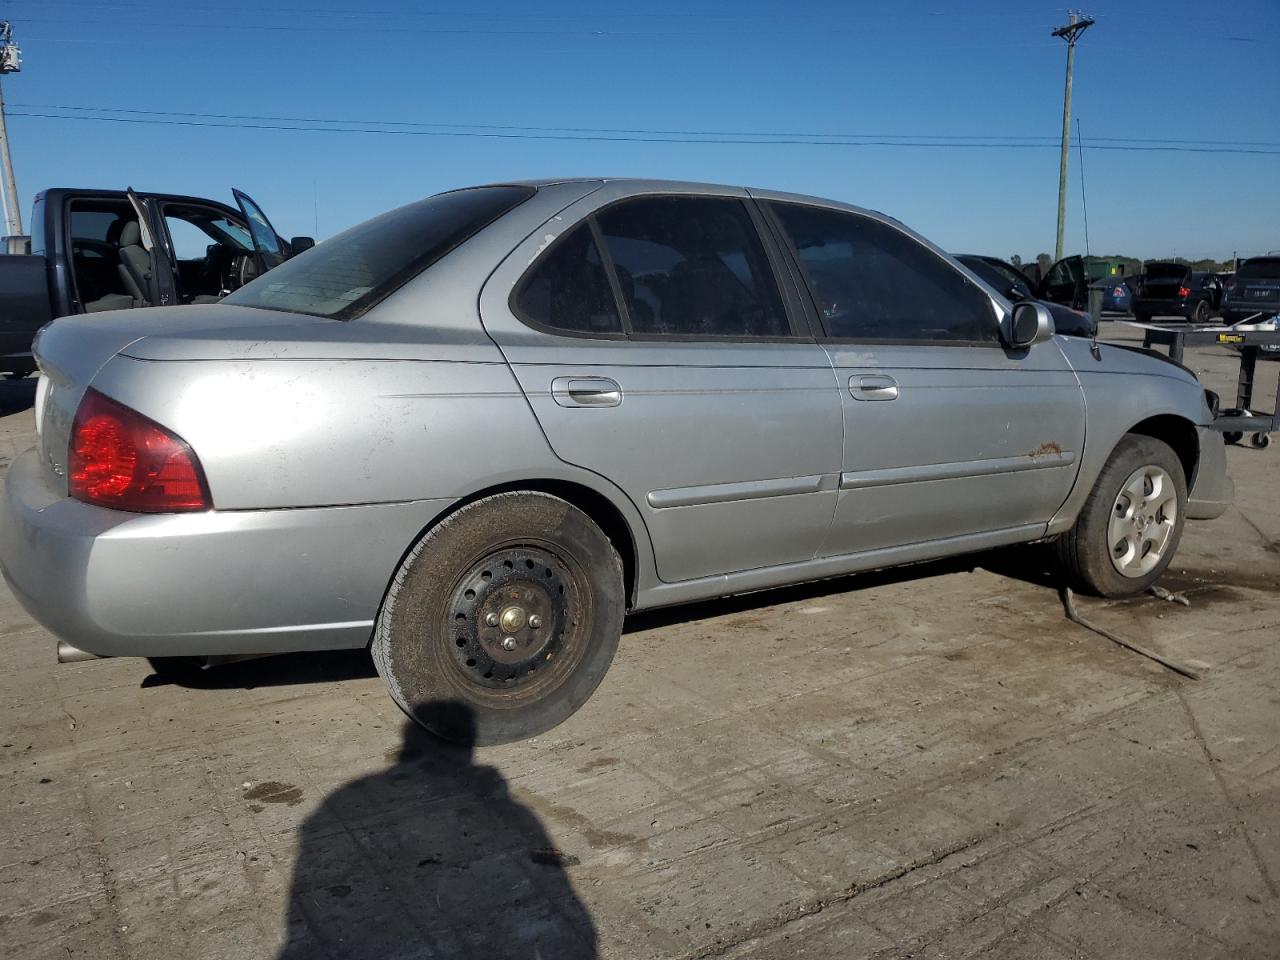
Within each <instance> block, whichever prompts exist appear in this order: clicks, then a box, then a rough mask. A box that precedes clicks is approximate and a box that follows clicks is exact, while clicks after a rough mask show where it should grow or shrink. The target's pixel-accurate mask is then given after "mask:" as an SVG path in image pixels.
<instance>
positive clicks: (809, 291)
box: [759, 198, 1002, 348]
mask: <svg viewBox="0 0 1280 960" xmlns="http://www.w3.org/2000/svg"><path fill="white" fill-rule="evenodd" d="M759 203H760V207H761V210H762V213H763V214H764V215H765V216H766V217H768V219H769V222H770V224H771V225H772V226H773V229H774V231H775V233H776V234H777V236H778V243H779V244H780V245H781V246H782V248H783V249H785V250H786V252H787V256H788V257H790V258H791V261H792V263H793V264H794V265H795V268H796V270H797V271H798V273H799V276H800V277H801V279H802V280H803V287H804V294H805V297H806V302H807V303H808V305H809V307H810V309H811V310H812V313H811V314H810V322H811V323H816V324H817V330H816V331H815V336H816V337H817V340H818V342H819V343H824V344H826V343H833V344H846V343H847V344H868V345H876V344H879V345H881V346H921V347H969V348H983V347H988V348H990V347H1002V342H1001V340H1000V320H999V317H997V316H996V314H995V307H996V303H995V302H994V301H993V300H992V299H991V296H990V295H989V294H988V293H987V292H986V291H985V290H983V289H982V288H981V287H978V286H976V285H975V286H974V290H975V291H976V292H977V293H978V294H979V295H980V296H981V297H982V298H983V300H985V301H986V303H987V305H988V307H989V308H990V309H991V330H992V331H993V332H994V333H995V336H994V337H992V338H991V339H989V340H974V339H963V340H926V339H922V338H917V337H835V336H832V335H831V334H830V332H829V330H828V328H827V324H826V322H825V321H824V320H823V318H822V311H821V310H819V309H818V303H817V300H816V299H815V297H814V292H813V280H812V278H811V277H810V276H809V270H808V268H807V267H806V266H805V264H804V261H803V260H802V259H801V258H800V251H799V250H797V249H796V246H795V243H794V242H793V241H792V239H791V234H790V233H789V232H788V231H787V229H786V226H785V225H784V224H783V223H782V220H781V218H780V217H779V216H778V214H777V212H776V211H775V210H774V207H775V206H792V207H810V208H812V209H815V210H824V211H827V212H828V213H837V214H844V215H845V216H849V217H857V218H860V219H862V220H868V221H870V222H872V223H876V224H879V225H880V226H883V227H887V228H889V229H890V230H895V231H897V232H898V233H899V234H901V235H902V236H903V237H904V238H905V239H906V240H907V241H908V242H910V243H913V244H915V245H916V246H917V247H919V248H920V249H921V250H923V251H924V252H925V253H927V254H929V255H930V256H932V257H933V258H934V259H935V260H937V261H938V262H939V263H941V264H942V265H943V266H945V267H947V268H949V269H950V270H952V271H953V272H954V273H958V274H960V276H961V277H963V278H964V279H965V280H966V281H968V282H969V283H971V284H972V283H973V281H972V279H971V278H970V277H969V276H968V275H967V274H966V273H965V272H964V270H962V269H959V268H957V267H956V265H955V264H953V263H951V262H950V261H948V260H947V259H946V258H945V257H940V256H938V254H936V253H935V252H934V251H932V250H930V249H929V248H928V247H927V246H925V245H924V244H922V243H921V242H920V241H919V240H917V239H916V238H915V237H913V236H911V234H909V233H908V232H907V231H906V230H904V229H903V228H902V227H901V226H899V225H898V224H896V223H893V222H891V221H889V220H888V219H880V218H878V217H875V216H872V215H869V214H867V213H860V212H858V211H854V210H845V209H843V208H841V207H832V206H829V205H827V204H823V203H804V202H802V201H798V200H772V199H768V198H761V199H760V201H759Z"/></svg>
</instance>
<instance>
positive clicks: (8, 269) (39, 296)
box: [0, 187, 315, 376]
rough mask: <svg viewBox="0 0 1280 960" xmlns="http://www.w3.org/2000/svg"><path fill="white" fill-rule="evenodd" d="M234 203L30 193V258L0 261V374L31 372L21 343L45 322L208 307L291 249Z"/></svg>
mask: <svg viewBox="0 0 1280 960" xmlns="http://www.w3.org/2000/svg"><path fill="white" fill-rule="evenodd" d="M233 193H234V195H235V200H236V207H234V208H233V207H229V206H227V205H226V204H222V203H218V202H217V201H215V200H205V199H200V198H196V197H179V196H171V195H168V194H152V193H135V192H134V191H133V190H132V189H130V190H72V189H67V188H62V187H59V188H55V189H52V190H45V191H43V192H41V193H38V194H36V199H35V204H34V207H33V209H32V213H31V231H32V232H31V240H30V253H29V254H27V255H25V256H14V255H2V256H0V373H9V374H11V375H14V376H26V375H27V374H28V373H30V372H31V371H32V370H33V369H34V366H35V364H34V361H33V360H32V357H31V338H32V337H33V336H34V335H35V332H36V331H37V330H39V329H40V327H42V326H43V325H44V324H45V323H47V322H48V321H49V320H51V319H53V318H54V317H64V316H70V315H72V314H77V313H100V312H102V311H105V310H120V309H125V308H129V307H156V306H172V305H175V304H192V303H216V302H217V301H218V300H220V299H221V298H222V297H224V296H226V294H228V293H230V292H231V291H232V290H235V289H237V288H239V287H240V286H242V285H243V284H244V283H246V282H248V281H249V280H251V279H253V277H255V276H257V275H258V274H260V273H264V272H265V271H267V270H270V269H271V268H272V267H274V266H278V265H279V264H280V263H282V262H284V260H286V259H287V258H288V257H290V256H292V255H293V254H294V253H300V252H301V251H302V250H305V249H307V248H308V247H310V246H314V245H315V241H314V240H312V239H311V238H310V237H294V238H293V240H291V241H285V240H284V239H282V238H281V237H280V236H279V235H277V234H276V232H275V230H274V229H273V228H272V226H271V224H270V222H269V221H268V220H267V218H266V215H265V214H263V212H262V210H261V209H260V208H259V207H258V205H257V204H256V203H254V202H253V201H252V200H251V199H250V198H249V197H248V196H246V195H245V194H244V193H242V192H241V191H239V190H235V191H233Z"/></svg>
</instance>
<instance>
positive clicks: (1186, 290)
mask: <svg viewBox="0 0 1280 960" xmlns="http://www.w3.org/2000/svg"><path fill="white" fill-rule="evenodd" d="M1189 296H1191V288H1190V287H1179V288H1178V298H1179V299H1182V300H1185V299H1186V298H1187V297H1189Z"/></svg>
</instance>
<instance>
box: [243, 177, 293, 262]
mask: <svg viewBox="0 0 1280 960" xmlns="http://www.w3.org/2000/svg"><path fill="white" fill-rule="evenodd" d="M231 194H232V196H234V197H235V198H236V204H237V205H238V206H239V207H240V212H241V213H243V214H244V219H245V223H247V224H248V225H249V235H250V236H251V237H253V249H254V262H255V266H256V267H257V271H258V273H259V274H263V273H266V272H267V271H268V270H271V269H272V268H274V267H278V266H280V264H282V263H284V262H285V260H286V259H288V253H287V252H286V251H285V248H284V245H283V244H282V243H281V241H280V235H279V234H278V233H276V230H275V227H273V226H271V221H270V220H268V219H267V215H266V214H265V213H263V212H262V208H261V207H260V206H258V205H257V204H256V203H254V202H253V199H252V198H251V197H250V196H249V195H248V194H247V193H245V192H244V191H242V190H234V189H233V190H232V191H231Z"/></svg>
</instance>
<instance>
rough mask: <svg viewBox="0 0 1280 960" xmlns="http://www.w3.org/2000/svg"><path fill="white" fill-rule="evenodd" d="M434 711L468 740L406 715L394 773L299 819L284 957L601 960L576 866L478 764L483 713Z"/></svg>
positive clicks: (449, 705)
mask: <svg viewBox="0 0 1280 960" xmlns="http://www.w3.org/2000/svg"><path fill="white" fill-rule="evenodd" d="M426 710H427V713H428V715H429V716H431V717H432V719H433V721H434V722H439V723H442V724H443V725H445V726H446V727H447V728H449V729H453V730H456V731H459V734H458V736H459V739H460V741H461V742H459V743H457V744H446V743H444V742H443V741H441V740H438V739H436V738H435V737H434V736H432V735H431V734H429V733H427V732H426V731H425V730H423V729H422V728H421V727H419V726H418V725H417V724H415V723H413V722H412V721H409V722H406V724H405V727H404V742H403V745H402V746H401V748H400V750H399V752H398V754H396V755H395V756H394V763H393V764H392V766H391V767H390V768H389V769H386V770H383V771H381V772H379V773H374V774H371V775H369V776H365V777H361V778H359V779H357V780H354V781H352V782H351V783H348V784H346V785H345V786H343V787H341V788H339V789H338V790H336V791H335V792H334V793H332V794H330V795H329V796H328V797H326V798H325V800H324V803H323V804H322V805H321V806H320V807H319V808H318V809H317V810H315V811H314V812H313V813H312V814H311V815H310V816H308V817H307V819H306V820H305V821H304V822H303V824H302V826H301V827H300V830H299V843H298V857H297V860H296V862H295V863H294V867H293V878H292V883H291V887H290V890H289V901H288V918H287V922H288V928H287V931H286V937H287V938H286V942H285V945H284V947H283V948H282V949H281V952H280V954H279V956H278V960H312V958H315V957H330V956H332V957H340V958H344V960H347V958H350V960H363V958H370V960H374V958H376V960H386V958H411V957H423V958H426V957H485V958H488V957H511V958H524V957H529V958H534V957H539V958H546V960H551V958H557V960H589V958H594V957H597V956H598V953H597V949H596V930H595V924H594V923H593V922H592V919H591V916H590V914H589V913H588V912H587V909H586V908H585V907H584V906H583V904H582V903H581V901H580V900H579V899H578V897H577V895H576V894H575V892H574V890H573V887H572V886H571V884H570V882H569V878H568V876H567V874H566V873H565V867H566V866H572V865H573V864H575V863H576V862H577V861H576V860H575V859H574V858H572V857H568V856H566V855H565V854H564V853H562V852H561V851H560V850H558V849H557V848H556V846H555V844H554V843H553V841H552V840H551V838H550V837H549V836H548V835H547V832H546V830H545V829H544V828H543V826H542V824H541V823H540V822H539V820H538V818H537V817H536V816H535V815H534V813H533V812H532V811H531V810H530V809H528V808H527V807H526V806H524V805H523V804H521V803H520V802H519V801H517V800H516V799H515V798H513V797H512V796H511V793H510V791H509V789H508V787H507V781H506V779H505V778H504V777H503V776H502V775H501V774H500V773H499V772H498V771H497V770H495V769H494V768H493V767H490V766H486V765H483V764H478V763H477V762H476V760H475V755H474V750H473V747H472V745H471V742H470V741H471V740H473V739H474V733H475V720H474V715H473V713H472V712H471V710H470V708H469V707H467V706H466V705H464V704H462V703H457V702H452V701H444V702H440V703H434V704H431V705H429V706H428V707H427V708H426Z"/></svg>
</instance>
